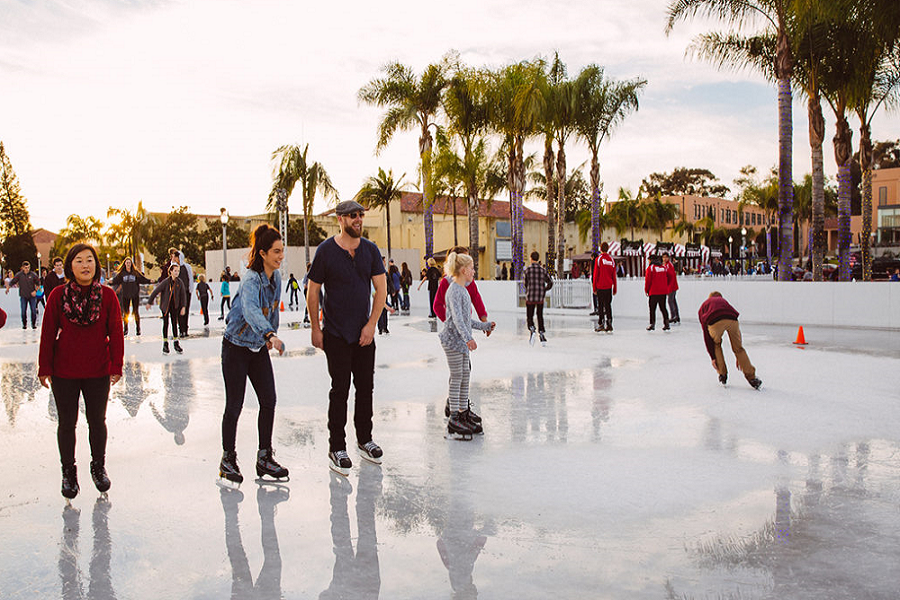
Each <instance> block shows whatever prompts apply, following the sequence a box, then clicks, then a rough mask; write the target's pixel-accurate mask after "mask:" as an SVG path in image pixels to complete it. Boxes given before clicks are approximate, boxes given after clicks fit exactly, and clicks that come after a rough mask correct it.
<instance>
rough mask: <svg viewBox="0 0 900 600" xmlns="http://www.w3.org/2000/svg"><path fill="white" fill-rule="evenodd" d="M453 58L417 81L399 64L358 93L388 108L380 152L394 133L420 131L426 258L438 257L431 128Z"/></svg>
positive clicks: (381, 127) (429, 69)
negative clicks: (432, 180)
mask: <svg viewBox="0 0 900 600" xmlns="http://www.w3.org/2000/svg"><path fill="white" fill-rule="evenodd" d="M451 61H452V57H450V56H448V57H446V58H445V59H444V61H443V62H442V63H441V64H432V65H429V66H428V67H426V68H425V71H424V72H423V73H422V75H421V77H417V76H416V74H415V73H414V72H413V70H412V68H411V67H408V66H406V65H404V64H401V63H399V62H393V63H390V64H388V65H386V66H385V67H384V68H383V69H382V71H383V72H384V77H381V78H375V79H372V80H371V81H370V82H369V83H367V84H366V85H365V86H363V87H362V88H361V89H360V90H359V93H358V97H359V99H360V100H361V101H362V102H365V103H366V104H371V105H374V106H379V107H384V108H387V112H386V113H385V114H384V116H383V117H382V120H381V123H380V124H379V126H378V143H377V145H376V150H377V151H380V150H382V149H383V148H384V147H385V146H387V144H388V142H390V140H391V138H392V137H393V136H394V133H396V132H397V131H398V130H399V131H407V130H410V129H414V128H416V127H418V129H419V159H420V162H421V169H420V172H421V176H422V201H423V203H424V209H425V215H424V217H425V219H424V220H425V258H426V259H427V258H430V257H431V255H432V254H434V220H433V217H432V211H433V208H432V204H433V202H434V193H433V192H432V189H431V173H430V171H431V164H432V161H431V148H432V143H433V138H432V136H431V128H432V127H437V125H436V123H435V116H436V115H437V111H438V109H439V108H440V106H441V97H442V95H443V93H444V89H445V88H446V87H447V85H448V83H449V82H448V81H447V77H446V73H447V69H448V68H449V67H450V63H451Z"/></svg>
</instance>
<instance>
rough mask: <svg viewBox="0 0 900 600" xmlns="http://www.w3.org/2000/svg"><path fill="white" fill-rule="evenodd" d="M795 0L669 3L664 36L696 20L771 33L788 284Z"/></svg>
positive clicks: (782, 275) (783, 274)
mask: <svg viewBox="0 0 900 600" xmlns="http://www.w3.org/2000/svg"><path fill="white" fill-rule="evenodd" d="M794 4H795V0H671V2H670V4H669V7H668V9H667V13H668V24H667V25H666V33H669V32H671V31H672V28H673V27H674V26H675V23H676V22H677V21H681V20H687V19H690V18H693V17H695V16H698V15H699V16H705V17H713V18H717V19H721V20H724V21H726V22H727V23H730V24H732V25H734V26H736V27H737V28H741V27H743V26H747V25H749V24H750V23H751V22H752V21H753V20H754V19H761V20H762V21H763V22H765V23H766V27H767V30H768V31H769V32H770V33H774V35H775V37H776V43H775V48H776V49H775V79H776V81H777V82H778V123H779V126H778V215H779V231H780V235H779V255H780V258H779V262H780V264H781V265H782V268H781V269H779V270H778V279H779V280H780V281H790V279H791V269H790V266H791V265H792V264H793V263H792V261H791V245H790V244H791V238H792V237H793V236H792V233H791V227H792V219H791V208H792V206H793V199H792V198H791V194H792V192H793V185H794V182H793V174H792V166H791V163H792V161H793V155H792V149H791V145H792V142H793V124H792V113H791V76H792V73H793V70H794V57H793V50H792V48H791V40H790V37H789V31H790V30H789V22H790V19H791V18H792V17H793V16H794V15H793V13H792V11H791V8H792V5H794Z"/></svg>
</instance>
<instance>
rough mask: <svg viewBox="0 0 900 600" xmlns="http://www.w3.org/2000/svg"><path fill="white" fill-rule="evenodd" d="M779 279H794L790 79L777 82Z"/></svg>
mask: <svg viewBox="0 0 900 600" xmlns="http://www.w3.org/2000/svg"><path fill="white" fill-rule="evenodd" d="M778 122H779V127H778V226H779V236H778V238H779V239H778V251H779V252H778V254H779V257H778V280H779V281H790V280H791V271H792V269H791V267H792V266H793V264H794V262H793V256H792V252H791V248H792V246H793V244H792V241H793V240H792V238H793V237H794V236H793V235H792V233H793V232H792V231H791V230H792V229H793V227H792V225H793V219H792V214H793V205H794V181H793V171H792V161H793V151H792V148H791V144H792V143H793V115H792V113H791V80H790V77H779V79H778Z"/></svg>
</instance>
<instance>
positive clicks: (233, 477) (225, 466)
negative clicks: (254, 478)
mask: <svg viewBox="0 0 900 600" xmlns="http://www.w3.org/2000/svg"><path fill="white" fill-rule="evenodd" d="M243 481H244V476H243V475H241V469H240V467H239V466H238V463H237V453H236V452H234V451H230V452H229V451H227V450H226V451H225V452H223V453H222V462H220V463H219V484H220V485H222V486H224V487H228V488H233V489H237V488H238V487H240V485H241V483H243Z"/></svg>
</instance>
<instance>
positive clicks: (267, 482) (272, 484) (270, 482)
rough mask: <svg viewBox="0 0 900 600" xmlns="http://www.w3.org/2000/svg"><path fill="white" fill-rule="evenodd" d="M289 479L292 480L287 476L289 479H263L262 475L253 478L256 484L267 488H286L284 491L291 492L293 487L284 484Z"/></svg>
mask: <svg viewBox="0 0 900 600" xmlns="http://www.w3.org/2000/svg"><path fill="white" fill-rule="evenodd" d="M288 481H290V477H289V478H287V479H284V480H281V479H263V478H262V477H257V478H256V479H254V480H253V482H254V483H255V484H256V485H258V486H260V487H265V488H268V489H273V490H284V491H286V492H289V493H290V491H291V488H289V487H288V486H286V485H284V484H285V483H287V482H288Z"/></svg>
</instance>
